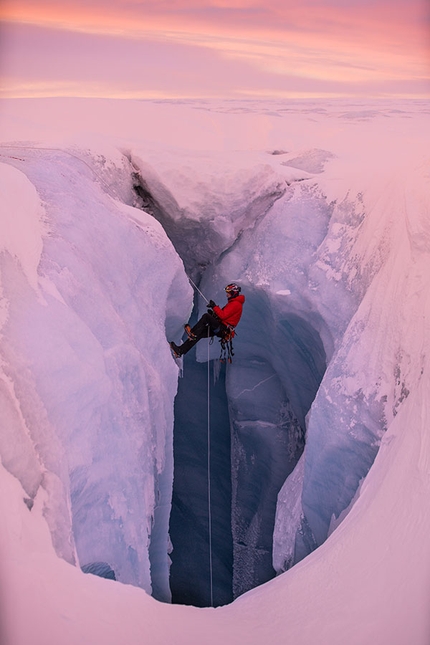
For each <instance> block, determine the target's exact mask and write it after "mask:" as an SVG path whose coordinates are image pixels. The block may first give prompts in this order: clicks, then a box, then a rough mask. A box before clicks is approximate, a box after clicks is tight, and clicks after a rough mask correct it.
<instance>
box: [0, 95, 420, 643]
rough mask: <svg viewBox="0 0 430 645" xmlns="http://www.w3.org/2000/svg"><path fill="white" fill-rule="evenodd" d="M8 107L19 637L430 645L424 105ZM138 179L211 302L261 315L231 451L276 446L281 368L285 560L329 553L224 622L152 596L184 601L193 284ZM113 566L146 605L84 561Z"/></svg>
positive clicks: (5, 637) (6, 564)
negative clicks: (184, 330)
mask: <svg viewBox="0 0 430 645" xmlns="http://www.w3.org/2000/svg"><path fill="white" fill-rule="evenodd" d="M0 110H1V112H0V116H1V121H0V135H1V136H0V139H1V140H2V141H3V142H4V143H3V144H2V147H1V151H0V153H1V166H0V168H1V174H0V177H1V186H2V193H1V195H2V214H1V221H2V224H1V231H2V232H3V233H2V242H1V248H2V252H1V255H0V262H1V280H2V282H1V287H2V292H1V298H2V300H1V302H2V304H1V316H2V318H1V322H2V328H1V338H0V347H1V368H2V377H1V381H0V385H1V401H2V403H1V408H0V409H1V414H2V435H1V444H0V449H1V459H2V464H3V466H2V468H1V470H0V473H1V479H2V482H1V486H0V500H1V516H2V525H1V529H0V552H1V565H0V575H1V579H2V597H1V602H2V617H4V620H3V621H2V625H3V627H2V629H3V631H4V633H3V634H1V635H0V636H1V638H2V642H5V643H7V645H21V644H25V645H26V644H27V643H30V642H31V643H36V645H38V644H39V643H40V645H42V644H43V645H50V644H51V643H52V645H54V644H55V645H62V644H63V643H64V644H67V643H73V644H75V643H77V642H82V643H91V644H95V643H107V644H109V643H118V642H120V641H123V642H128V643H130V644H132V643H142V642H145V643H148V644H149V643H150V644H151V645H152V644H156V643H175V644H181V643H184V644H185V643H187V645H189V644H190V643H195V644H196V645H197V643H201V642H205V643H214V644H215V643H219V642H220V641H224V642H226V643H237V642H240V643H247V644H248V643H249V644H251V645H252V644H254V643H255V644H256V645H257V644H261V643H264V642H267V641H269V640H270V642H273V643H279V644H281V643H282V644H285V643H288V642H294V643H296V644H300V643H303V645H310V643H322V644H324V645H325V644H328V643H330V644H336V643H339V645H340V644H341V643H342V644H344V643H345V642H347V643H351V644H352V645H354V644H356V645H367V644H368V643H375V644H380V645H387V644H388V643H389V644H390V645H404V644H405V645H406V643H408V644H409V643H414V644H415V645H421V644H422V645H427V644H428V642H429V640H430V617H429V613H428V606H429V602H430V550H429V549H428V548H427V539H428V534H429V530H430V515H429V514H428V513H426V507H427V501H428V498H429V494H430V444H429V441H428V423H429V411H428V400H429V399H428V392H429V391H430V390H429V387H430V382H429V366H428V364H427V363H428V356H429V350H430V348H429V338H430V335H429V332H430V329H429V314H430V312H429V305H430V300H429V294H430V290H429V286H430V285H429V280H430V277H429V276H430V270H429V269H430V266H429V263H430V259H429V257H430V256H429V251H430V224H429V213H430V203H429V195H430V191H429V182H430V160H429V157H428V143H429V142H428V141H427V133H428V131H429V130H428V114H429V108H428V105H426V103H424V102H420V101H411V102H402V103H396V104H393V103H390V102H382V101H381V102H379V103H374V104H366V103H365V102H363V103H362V104H360V105H357V104H356V102H355V103H351V104H349V103H348V102H332V103H324V102H318V101H314V102H307V103H306V102H288V103H282V102H277V103H272V104H263V103H258V102H244V103H243V104H238V103H235V102H226V103H207V102H195V103H192V102H190V103H182V104H172V103H169V102H161V103H156V102H148V103H145V102H133V101H129V102H121V101H83V100H66V99H64V100H63V99H61V100H33V101H30V100H19V101H15V100H14V101H12V100H10V101H8V100H4V101H2V103H1V107H0ZM65 124H67V125H66V126H65ZM178 124H180V126H181V127H178ZM133 171H134V172H137V173H138V174H139V176H140V179H139V181H141V182H143V184H144V186H145V187H146V188H147V189H148V191H149V193H150V195H151V199H152V202H151V203H150V204H149V205H148V208H147V210H148V211H151V212H152V213H153V214H154V215H155V216H156V217H157V219H160V220H163V225H164V227H165V229H166V230H169V234H170V235H171V238H172V241H173V243H174V244H175V246H176V248H177V249H178V250H180V251H181V253H184V252H186V251H187V250H189V249H188V247H187V246H186V244H185V242H186V240H185V235H184V234H183V233H187V231H190V232H191V233H190V236H191V239H192V240H193V244H191V248H190V253H191V251H192V250H193V247H195V246H196V244H197V243H198V245H199V247H201V248H199V249H198V251H195V253H194V255H193V256H191V257H190V255H189V256H188V261H189V262H190V266H191V267H192V268H194V270H196V271H197V270H200V271H201V269H202V268H205V269H206V270H205V272H204V274H203V281H202V284H201V288H202V289H203V290H204V292H205V293H208V294H211V296H212V297H214V298H215V299H216V300H218V301H220V300H221V294H222V286H223V284H225V283H226V282H229V281H231V280H232V279H234V280H238V281H240V283H241V284H242V285H243V288H244V291H245V292H246V293H247V294H248V296H249V300H248V302H247V305H249V308H248V316H249V317H248V319H247V318H246V317H245V316H246V310H245V313H244V318H243V321H242V322H241V327H240V330H239V331H240V333H239V334H238V337H237V344H236V356H235V362H234V363H233V366H232V368H233V369H232V370H230V372H229V374H228V378H227V390H226V391H227V397H228V400H229V406H230V408H231V409H232V410H236V413H235V414H236V416H235V417H234V419H235V423H233V430H234V432H236V435H235V436H236V439H237V440H239V448H238V451H239V453H241V451H242V449H243V446H244V444H242V445H240V431H239V426H240V424H242V425H241V426H240V427H241V428H244V427H245V426H247V427H248V428H249V431H250V432H252V431H254V430H255V429H256V431H257V433H258V434H259V436H260V435H263V434H264V433H262V429H263V428H265V429H266V431H267V432H270V428H271V427H278V426H277V425H276V423H273V419H271V418H268V416H267V415H268V414H269V412H270V411H272V412H271V413H273V411H274V408H273V401H274V400H275V397H274V395H273V391H274V390H272V389H271V388H268V387H267V386H268V384H269V383H270V382H271V381H269V380H268V379H269V378H271V377H272V375H273V378H272V381H273V382H276V384H277V385H276V388H275V390H276V392H280V391H281V390H282V388H283V391H284V392H288V399H289V402H290V404H291V406H292V409H291V415H292V414H293V413H294V415H295V417H296V418H297V419H298V421H300V422H301V423H304V418H305V417H306V432H307V437H306V448H305V451H304V453H303V456H302V458H301V459H300V461H299V463H298V465H297V467H296V469H295V470H294V471H293V473H292V475H291V476H290V477H289V478H288V479H287V481H286V483H285V485H284V487H283V489H282V490H281V493H280V495H279V500H278V507H277V511H276V523H275V531H274V554H273V558H274V565H275V567H276V568H277V570H278V571H282V570H283V569H285V568H286V567H287V566H289V563H291V561H292V560H294V559H295V560H296V561H297V560H300V559H301V558H302V557H304V556H306V555H307V553H308V550H307V549H308V547H309V542H312V541H314V542H315V543H316V544H321V546H319V548H318V549H317V550H315V551H313V552H312V553H310V555H307V557H305V558H304V559H303V560H302V561H299V562H298V564H296V565H295V566H294V567H293V568H292V569H289V570H288V571H286V572H285V573H283V574H282V575H279V576H278V577H277V578H276V579H274V580H271V581H270V582H268V583H266V584H265V585H263V586H261V587H258V588H256V589H253V590H252V591H250V592H247V593H245V594H244V595H242V596H241V597H240V598H238V599H237V600H236V601H235V602H233V603H232V604H230V605H228V606H226V607H222V608H217V609H216V610H214V609H210V608H208V609H197V608H193V607H183V606H171V605H169V604H167V603H161V602H158V601H157V600H155V599H154V598H152V597H151V596H150V595H148V593H146V592H151V591H152V592H153V593H154V595H155V596H156V597H157V598H160V599H164V600H166V599H168V595H169V591H168V556H167V552H168V548H169V544H168V535H167V529H168V512H169V507H170V494H171V485H172V429H173V400H174V396H175V393H176V389H177V377H178V369H177V366H176V365H175V363H174V361H173V360H172V359H171V356H170V354H169V351H168V346H167V343H166V335H167V337H168V339H170V338H172V337H176V338H177V339H178V338H179V337H180V334H181V324H182V323H183V322H184V321H185V320H186V319H187V317H188V315H189V313H190V310H191V289H190V287H189V285H188V283H187V279H186V276H185V273H184V270H183V265H182V262H181V260H180V259H179V258H178V255H177V254H176V253H175V251H174V249H173V246H172V244H171V243H170V242H169V241H168V239H167V237H166V235H165V233H164V232H163V229H162V228H161V226H160V225H159V224H158V223H157V222H156V221H155V220H154V218H153V217H152V216H151V215H149V214H146V213H145V212H143V211H142V210H140V209H137V208H134V207H133V205H136V204H137V202H136V197H135V195H134V194H133V191H132V172H133ZM143 184H142V185H143ZM12 208H13V209H14V213H15V215H13V214H12V210H11V209H12ZM187 226H189V228H187ZM181 231H182V232H183V233H182V234H181ZM200 242H201V244H200ZM204 242H206V244H205V243H204ZM184 261H185V260H184ZM198 267H200V268H199V269H198ZM36 270H37V272H36ZM263 312H264V313H265V314H267V312H268V315H267V316H266V317H265V318H264V322H265V324H266V325H267V329H268V337H269V342H268V343H267V344H264V343H261V344H259V342H258V328H257V329H256V328H255V327H256V326H255V319H256V318H257V319H258V318H259V316H261V315H262V313H263ZM282 343H283V346H284V347H285V351H284V347H283V346H282ZM280 347H281V350H280ZM294 348H295V350H294ZM293 350H294V351H293ZM211 351H215V350H214V349H212V350H211ZM206 352H207V348H205V347H204V346H203V344H201V346H199V348H198V352H197V357H198V360H200V361H204V360H205V356H206ZM323 360H324V361H326V362H327V370H326V371H325V374H324V375H322V373H320V376H319V377H318V378H316V377H315V382H314V385H313V386H312V387H310V386H309V383H310V379H309V377H308V376H306V373H307V371H309V370H310V369H311V365H314V364H317V363H318V361H323ZM247 363H251V364H252V365H253V366H255V365H257V364H258V365H260V367H261V369H255V368H254V367H252V369H247ZM322 371H323V370H322V368H321V365H320V368H319V372H322ZM266 377H267V379H266ZM321 377H322V382H321V385H319V379H320V378H321ZM297 379H299V381H301V382H302V385H303V387H299V386H297V385H296V380H297ZM263 382H264V384H265V387H263V388H262V389H261V392H260V385H263ZM279 384H280V385H279ZM279 388H281V389H279ZM307 388H308V389H307ZM312 388H314V389H313V390H312ZM246 390H247V391H249V392H253V393H254V395H255V396H253V398H248V400H247V398H246V397H245V401H246V404H244V405H242V403H244V401H243V397H244V392H245V391H246ZM316 390H318V392H317V394H316V398H315V400H314V401H313V402H312V399H313V397H314V396H315V391H316ZM312 392H313V393H312ZM276 396H277V395H276ZM282 400H283V396H279V401H280V403H279V406H281V407H282V405H283V403H282ZM265 401H266V407H264V402H265ZM251 404H252V405H253V406H258V405H261V406H263V413H262V412H255V414H254V412H252V414H251V411H250V405H251ZM311 404H312V407H311V409H310V411H308V409H309V406H310V405H311ZM278 409H280V408H278ZM253 414H254V416H253ZM235 424H236V425H235ZM244 424H245V425H244ZM270 440H271V439H270V437H269V441H270ZM379 446H380V448H379V451H378V447H379ZM254 447H255V444H254ZM372 464H373V465H372ZM369 468H370V470H369ZM368 471H369V473H368V474H367V472H368ZM235 475H236V476H237V477H236V484H235V485H238V486H240V484H241V477H240V471H239V470H238V471H237V472H236V473H235V472H234V471H233V476H235ZM366 475H367V476H366ZM245 497H246V495H245ZM30 509H31V510H30ZM348 510H349V512H348ZM236 511H237V513H238V514H236V515H235V508H233V517H235V516H236V518H237V517H240V508H239V507H237V508H236ZM255 517H256V518H257V519H261V517H262V515H261V513H260V514H257V515H256V516H255ZM341 518H344V519H343V521H342V522H341V523H339V520H340V519H341ZM294 522H296V524H297V526H295V527H294ZM233 531H234V520H233ZM327 535H329V537H328V539H326V537H327ZM95 537H96V539H95ZM324 540H325V541H324ZM257 546H258V544H257ZM58 556H60V557H58ZM100 561H104V562H107V563H108V564H109V565H110V566H112V568H113V570H114V571H115V573H116V574H117V577H118V579H119V580H122V581H123V582H128V583H132V585H139V586H141V587H142V588H141V589H140V588H138V587H137V586H131V585H130V584H128V585H125V584H118V583H116V582H114V581H112V580H103V579H101V578H98V577H95V576H91V575H85V574H84V573H82V572H81V571H80V570H79V568H78V567H76V566H73V564H74V563H77V562H79V563H80V564H81V565H87V564H91V562H100ZM150 563H151V564H150ZM245 569H246V567H245ZM244 572H246V571H245V570H244ZM5 590H6V591H5ZM23 616H25V620H23V619H22V617H23Z"/></svg>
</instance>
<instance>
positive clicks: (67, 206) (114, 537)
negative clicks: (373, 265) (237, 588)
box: [1, 148, 191, 600]
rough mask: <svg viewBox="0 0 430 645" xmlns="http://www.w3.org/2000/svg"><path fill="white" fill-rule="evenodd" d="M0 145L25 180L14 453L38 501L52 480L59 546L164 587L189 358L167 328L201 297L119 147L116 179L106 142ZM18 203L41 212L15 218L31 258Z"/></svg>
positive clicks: (8, 296) (165, 590)
mask: <svg viewBox="0 0 430 645" xmlns="http://www.w3.org/2000/svg"><path fill="white" fill-rule="evenodd" d="M3 152H4V153H5V154H4V156H3V158H4V159H5V160H6V162H7V166H6V167H5V168H4V169H3V172H2V178H3V179H4V186H3V188H4V190H5V191H6V192H7V191H8V190H10V186H11V184H10V176H9V175H10V174H11V172H12V174H13V176H14V177H15V178H18V180H17V181H16V182H15V183H18V181H19V185H20V192H19V193H17V191H15V192H14V193H13V194H12V197H13V199H11V201H10V203H9V208H10V209H11V210H10V211H8V213H6V215H7V216H10V217H11V219H10V220H9V221H10V236H5V237H4V238H3V241H4V244H5V248H4V249H3V252H2V254H1V276H2V283H1V284H2V303H3V309H2V313H3V316H2V318H3V320H2V323H3V324H2V337H1V357H2V359H1V360H2V379H1V385H2V387H1V398H2V405H1V413H2V416H3V420H2V461H3V464H4V465H5V466H6V468H7V469H8V470H9V471H10V472H12V473H13V474H14V475H15V476H17V477H18V478H19V479H20V480H21V482H22V485H23V487H24V489H25V491H26V494H27V496H28V500H27V504H28V505H29V506H31V504H32V503H33V499H34V498H35V497H36V496H37V495H42V494H43V495H45V516H46V519H47V522H48V524H49V526H50V529H51V533H52V539H53V543H54V546H55V548H56V551H57V553H58V554H59V555H60V556H61V557H63V558H65V559H66V560H68V561H69V562H74V563H77V562H79V563H80V564H81V565H82V566H91V564H92V563H93V562H105V563H107V564H108V565H109V566H110V567H111V568H112V569H113V570H114V572H115V575H116V577H117V579H118V580H122V581H124V582H128V583H132V584H135V585H139V586H141V587H143V588H144V589H146V590H147V591H148V592H149V593H151V592H152V593H154V595H155V596H156V597H159V598H162V599H165V600H167V599H169V597H170V591H169V580H168V579H169V567H168V549H169V545H168V515H169V511H170V503H171V487H172V446H171V443H172V428H173V400H174V396H175V393H176V387H177V368H176V366H175V364H174V363H173V362H172V359H171V356H170V351H169V349H168V346H167V343H166V331H168V333H177V329H178V326H179V324H180V322H182V320H183V319H184V318H186V317H187V315H188V313H189V309H190V304H191V289H190V287H189V285H188V283H187V280H186V277H185V275H184V272H183V266H182V263H181V261H180V260H179V258H178V257H177V255H176V253H175V251H174V249H173V247H172V245H171V244H170V242H169V241H168V240H167V238H166V236H165V234H164V232H163V231H162V229H161V227H160V226H159V225H158V224H157V223H156V222H154V220H153V218H151V217H149V216H147V215H145V213H143V212H141V211H137V210H136V209H133V208H132V207H130V206H127V205H126V204H125V203H124V202H125V201H126V200H127V195H128V197H131V195H132V192H131V177H130V173H128V174H127V179H124V178H125V176H126V175H125V174H124V172H122V171H123V167H122V166H121V161H120V162H119V163H118V165H117V166H116V167H115V175H116V180H115V181H116V184H115V190H114V191H111V190H110V189H109V177H110V171H111V170H112V167H113V164H109V163H108V162H107V161H106V160H105V159H104V158H103V157H102V156H99V157H92V158H88V159H86V158H85V153H83V152H82V151H81V153H80V154H81V159H80V158H79V157H78V156H77V154H74V153H71V152H66V151H53V150H40V149H39V150H36V149H24V148H21V149H20V150H19V151H18V153H17V154H15V153H14V152H13V151H9V152H7V151H5V150H3ZM127 181H128V183H127ZM118 196H119V197H121V200H119V199H118ZM30 207H31V208H32V212H30V213H29V212H28V209H29V208H30ZM14 212H16V213H17V214H18V216H21V215H22V214H23V213H27V219H28V220H29V221H30V222H32V225H33V227H34V226H35V223H36V224H38V225H39V226H40V229H41V232H40V233H39V236H38V237H37V238H36V236H35V235H33V242H32V241H31V240H30V242H27V241H26V240H25V239H24V241H22V236H23V235H24V236H25V235H26V233H25V231H24V232H22V230H21V231H20V232H19V233H18V237H19V239H21V246H22V247H23V248H22V254H21V255H22V257H23V258H24V260H25V259H27V260H28V255H29V252H30V251H32V249H33V248H36V250H37V252H38V255H37V257H36V261H35V262H34V263H33V264H34V266H28V261H27V264H25V263H24V262H23V261H22V259H21V257H20V255H19V254H17V250H16V248H15V246H14V245H13V241H14V240H13V237H12V233H13V231H14V220H13V216H12V215H13V213H14ZM15 223H16V222H15ZM27 235H29V233H27ZM34 238H36V245H35V244H34ZM30 257H31V254H30ZM36 268H37V272H36ZM172 294H175V296H174V298H172ZM172 304H173V306H172Z"/></svg>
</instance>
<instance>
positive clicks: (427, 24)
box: [0, 0, 430, 99]
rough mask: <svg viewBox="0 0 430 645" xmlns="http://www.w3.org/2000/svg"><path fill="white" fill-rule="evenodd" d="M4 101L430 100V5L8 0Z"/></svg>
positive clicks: (315, 0)
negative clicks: (54, 98) (55, 98)
mask: <svg viewBox="0 0 430 645" xmlns="http://www.w3.org/2000/svg"><path fill="white" fill-rule="evenodd" d="M0 15H1V25H0V80H1V85H0V97H36V96H38V97H46V96H77V97H106V98H152V99H153V98H162V99H164V98H166V99H178V98H183V99H186V98H227V99H235V98H238V99H253V98H307V97H336V96H345V97H351V96H355V97H369V96H370V97H405V98H410V97H418V98H428V97H430V3H429V2H428V1H427V0H2V1H1V3H0Z"/></svg>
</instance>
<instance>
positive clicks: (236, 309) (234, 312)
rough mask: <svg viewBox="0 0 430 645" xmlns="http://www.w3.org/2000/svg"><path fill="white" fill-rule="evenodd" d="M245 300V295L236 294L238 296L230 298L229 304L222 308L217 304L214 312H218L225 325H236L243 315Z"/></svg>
mask: <svg viewBox="0 0 430 645" xmlns="http://www.w3.org/2000/svg"><path fill="white" fill-rule="evenodd" d="M244 302H245V296H236V298H230V300H229V301H228V302H227V304H226V305H225V306H224V307H222V308H221V307H218V305H215V307H214V308H213V310H214V314H216V315H217V316H218V318H219V319H220V320H221V321H222V322H223V323H224V324H225V325H231V326H232V327H236V325H237V323H238V322H239V320H240V317H241V315H242V307H243V303H244Z"/></svg>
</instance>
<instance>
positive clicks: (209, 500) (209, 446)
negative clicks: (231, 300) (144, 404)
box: [208, 327, 214, 607]
mask: <svg viewBox="0 0 430 645" xmlns="http://www.w3.org/2000/svg"><path fill="white" fill-rule="evenodd" d="M209 354H210V344H209V327H208V530H209V585H210V597H211V607H213V606H214V592H213V567H212V504H211V417H210V412H211V408H210V362H209Z"/></svg>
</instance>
